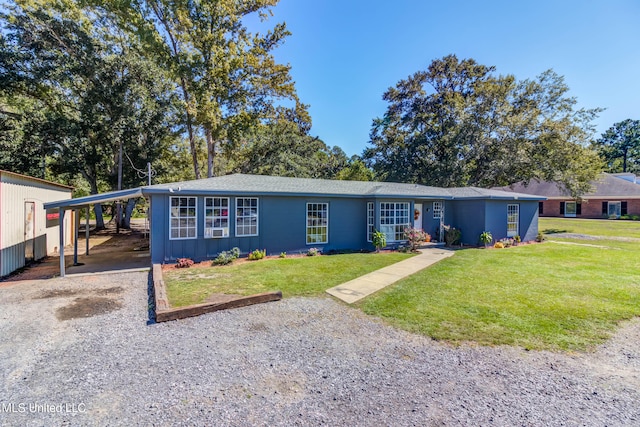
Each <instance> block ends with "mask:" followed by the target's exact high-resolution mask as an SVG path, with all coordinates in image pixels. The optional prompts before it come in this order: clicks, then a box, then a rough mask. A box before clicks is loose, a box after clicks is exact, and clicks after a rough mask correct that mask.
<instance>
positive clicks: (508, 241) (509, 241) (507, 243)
mask: <svg viewBox="0 0 640 427" xmlns="http://www.w3.org/2000/svg"><path fill="white" fill-rule="evenodd" d="M500 243H502V246H503V247H505V248H508V247H510V246H511V245H513V239H509V238H505V239H500Z"/></svg>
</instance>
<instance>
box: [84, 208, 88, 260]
mask: <svg viewBox="0 0 640 427" xmlns="http://www.w3.org/2000/svg"><path fill="white" fill-rule="evenodd" d="M84 237H85V239H86V241H87V247H86V249H85V250H84V254H85V255H89V206H87V218H86V221H85V226H84Z"/></svg>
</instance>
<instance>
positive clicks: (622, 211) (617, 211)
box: [602, 202, 628, 217]
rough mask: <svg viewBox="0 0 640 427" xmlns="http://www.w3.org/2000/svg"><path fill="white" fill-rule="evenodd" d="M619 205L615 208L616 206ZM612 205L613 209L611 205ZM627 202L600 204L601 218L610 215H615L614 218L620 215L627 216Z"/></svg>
mask: <svg viewBox="0 0 640 427" xmlns="http://www.w3.org/2000/svg"><path fill="white" fill-rule="evenodd" d="M618 203H619V204H620V205H619V208H618V206H616V205H617V204H618ZM612 204H614V206H613V207H611V205H612ZM627 213H628V212H627V202H602V216H604V217H609V216H612V215H616V217H618V216H620V215H627Z"/></svg>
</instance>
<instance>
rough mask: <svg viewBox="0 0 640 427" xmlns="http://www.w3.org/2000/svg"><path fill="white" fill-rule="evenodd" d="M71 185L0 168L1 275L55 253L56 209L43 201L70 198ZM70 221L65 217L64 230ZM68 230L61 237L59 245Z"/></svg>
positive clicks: (65, 240)
mask: <svg viewBox="0 0 640 427" xmlns="http://www.w3.org/2000/svg"><path fill="white" fill-rule="evenodd" d="M72 191H73V188H72V187H68V186H66V185H61V184H57V183H55V182H50V181H45V180H43V179H39V178H34V177H30V176H26V175H21V174H17V173H14V172H8V171H3V170H0V276H6V275H8V274H11V273H13V272H14V271H15V270H17V269H19V268H22V267H24V266H25V265H26V264H27V263H28V262H30V261H33V260H39V259H42V258H44V257H45V256H47V255H48V254H51V253H54V252H56V251H57V250H58V247H59V246H60V238H59V221H58V215H59V213H58V212H57V210H50V211H46V210H45V209H44V207H43V205H44V203H47V202H52V201H55V200H60V199H65V200H70V199H71V193H72ZM70 223H71V221H70V219H67V224H68V225H67V229H70V227H69V225H70ZM70 241H71V233H66V234H64V236H62V245H66V244H68V243H70Z"/></svg>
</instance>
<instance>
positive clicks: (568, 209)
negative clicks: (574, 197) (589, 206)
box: [564, 202, 578, 218]
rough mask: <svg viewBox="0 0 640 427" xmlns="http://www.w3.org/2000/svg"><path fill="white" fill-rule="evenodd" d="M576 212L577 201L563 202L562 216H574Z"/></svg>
mask: <svg viewBox="0 0 640 427" xmlns="http://www.w3.org/2000/svg"><path fill="white" fill-rule="evenodd" d="M577 212H578V203H576V202H564V216H566V217H571V218H574V217H575V216H576V213H577Z"/></svg>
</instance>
